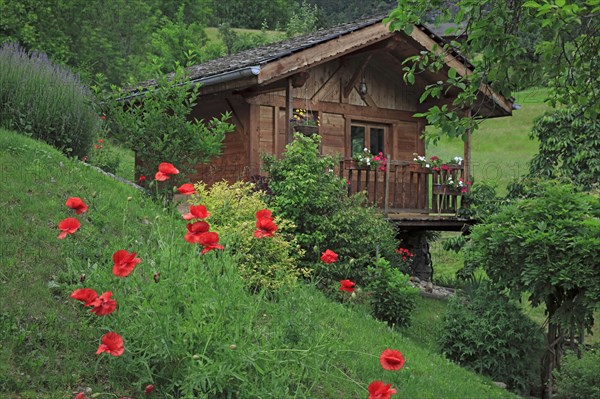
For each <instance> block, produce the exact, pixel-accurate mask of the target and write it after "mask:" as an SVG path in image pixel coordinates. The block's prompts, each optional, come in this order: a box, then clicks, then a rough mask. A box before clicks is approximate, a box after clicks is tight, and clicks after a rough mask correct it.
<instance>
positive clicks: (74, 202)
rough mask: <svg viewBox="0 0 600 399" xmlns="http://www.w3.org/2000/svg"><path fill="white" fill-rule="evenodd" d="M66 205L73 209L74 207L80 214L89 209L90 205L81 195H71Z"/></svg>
mask: <svg viewBox="0 0 600 399" xmlns="http://www.w3.org/2000/svg"><path fill="white" fill-rule="evenodd" d="M65 205H66V206H67V207H69V208H71V209H74V210H75V213H76V214H78V215H79V214H82V213H83V212H86V211H87V210H88V207H87V205H86V204H85V202H83V201H82V200H81V198H79V197H70V198H69V199H68V200H67V202H66V203H65Z"/></svg>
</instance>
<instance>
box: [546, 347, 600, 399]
mask: <svg viewBox="0 0 600 399" xmlns="http://www.w3.org/2000/svg"><path fill="white" fill-rule="evenodd" d="M598 365H600V348H595V349H590V350H588V351H585V352H583V354H582V356H581V359H579V358H577V356H576V355H575V354H574V353H572V352H571V353H568V354H566V355H565V356H564V358H563V361H562V363H561V366H560V371H556V372H555V373H554V375H555V377H556V389H557V391H558V392H557V394H556V398H559V399H600V373H599V372H598Z"/></svg>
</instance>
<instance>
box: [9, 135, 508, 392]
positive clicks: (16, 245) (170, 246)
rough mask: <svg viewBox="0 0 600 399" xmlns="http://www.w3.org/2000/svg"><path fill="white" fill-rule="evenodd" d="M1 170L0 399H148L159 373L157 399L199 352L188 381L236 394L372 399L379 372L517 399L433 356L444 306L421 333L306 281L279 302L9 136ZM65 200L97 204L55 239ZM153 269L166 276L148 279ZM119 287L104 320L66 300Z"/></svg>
mask: <svg viewBox="0 0 600 399" xmlns="http://www.w3.org/2000/svg"><path fill="white" fill-rule="evenodd" d="M0 166H1V172H2V175H1V177H2V184H3V187H6V188H9V189H3V190H1V191H0V206H2V208H3V209H4V212H2V213H1V214H0V223H1V225H2V227H3V234H2V236H0V245H1V246H0V248H1V249H2V253H1V259H2V269H1V270H0V283H1V284H2V286H1V289H0V343H1V344H0V397H2V398H65V397H71V395H72V392H74V391H77V390H78V388H79V387H80V386H89V387H91V388H93V390H94V392H95V393H100V392H110V393H114V394H117V395H118V396H119V397H120V396H131V397H141V390H142V389H143V385H144V384H145V383H148V382H150V381H154V383H155V384H156V385H157V394H156V397H170V395H171V394H173V393H174V392H172V391H167V392H165V390H164V388H163V387H164V386H169V384H173V381H169V380H167V379H164V378H162V377H161V375H162V376H164V375H168V373H170V372H173V371H177V370H187V369H185V367H192V366H193V363H190V362H191V359H192V355H193V354H196V353H200V355H198V359H199V360H198V365H199V368H198V369H195V368H193V367H192V368H190V370H197V371H194V373H197V374H194V375H195V376H194V375H189V379H188V380H186V381H183V382H182V384H184V385H185V384H194V383H196V382H198V381H201V380H202V379H203V378H205V379H206V378H208V380H207V383H208V384H211V383H212V384H215V386H216V384H223V386H227V387H235V386H239V387H245V388H246V389H247V390H243V391H240V392H238V394H237V397H239V398H243V397H265V398H267V397H272V398H280V397H297V398H325V399H327V398H332V399H333V398H336V399H337V398H363V397H366V396H367V391H366V386H367V385H368V384H369V382H371V381H372V380H375V379H382V380H384V381H386V382H387V383H392V384H393V385H394V386H395V387H397V388H398V392H399V397H410V398H481V397H485V398H509V397H514V396H513V395H512V394H510V393H509V392H506V391H503V390H501V389H498V388H496V387H494V386H493V385H492V384H491V382H490V381H489V380H487V379H485V378H483V377H480V376H477V375H475V374H473V373H471V372H468V371H466V370H464V369H462V368H460V367H458V366H456V365H454V364H452V363H450V362H449V361H447V360H445V359H444V358H443V357H441V356H439V355H437V354H435V353H433V352H432V350H431V347H430V346H429V345H428V344H427V343H426V341H427V340H424V338H423V336H424V333H423V332H424V331H426V329H427V327H426V326H427V324H428V323H430V322H434V320H435V316H432V315H433V314H434V310H435V311H437V310H439V309H437V310H436V308H435V307H433V309H432V310H431V311H427V312H424V313H423V314H421V315H420V316H417V317H418V318H422V319H423V320H424V321H423V322H421V323H417V324H416V326H417V327H415V329H414V330H413V331H406V332H404V331H400V332H396V331H393V330H390V329H389V328H388V327H387V326H386V325H385V324H383V323H380V322H377V321H375V320H374V319H372V318H371V316H369V315H368V314H367V312H366V310H365V309H364V308H362V307H360V306H344V305H342V304H339V303H334V302H331V301H329V300H328V299H326V298H325V297H324V296H323V295H322V294H321V293H320V292H318V291H317V290H316V289H314V288H313V287H310V286H304V285H300V286H298V287H297V288H295V289H290V291H288V292H286V293H285V295H281V296H279V298H278V299H277V300H269V299H267V298H266V297H265V296H262V295H251V294H249V293H247V292H246V291H245V290H243V289H240V287H241V286H240V284H239V282H236V281H237V280H236V279H235V276H234V275H231V274H229V272H225V274H223V275H221V274H220V273H219V270H223V268H224V267H225V269H226V270H227V267H230V266H231V265H234V264H235V263H232V259H234V258H232V256H231V255H230V254H228V252H227V251H224V252H223V253H219V254H214V253H212V252H211V253H209V254H207V255H209V256H204V257H199V256H198V255H197V254H194V252H193V251H191V250H190V247H189V244H187V243H185V242H183V240H182V239H181V238H182V236H183V231H185V227H184V224H183V222H182V221H181V220H180V219H179V218H178V217H175V216H174V215H172V214H171V213H169V212H170V211H167V212H166V213H165V211H164V210H163V209H162V207H159V206H157V205H156V204H155V203H154V202H152V201H151V200H149V199H148V198H147V197H146V196H145V195H144V194H142V193H140V192H138V191H136V190H134V189H132V188H130V187H128V186H126V185H123V184H121V183H119V182H115V181H113V180H112V179H110V178H108V177H106V176H103V175H101V174H99V173H98V172H96V171H95V170H93V169H91V168H88V167H86V166H84V165H82V164H81V163H79V162H77V161H75V160H70V159H67V158H65V157H63V156H62V155H61V154H60V153H58V151H56V150H54V149H52V148H50V147H48V146H47V145H45V144H42V143H39V142H35V141H33V140H31V139H28V138H26V137H23V136H21V135H18V134H16V133H12V132H8V131H4V130H0ZM69 196H79V197H81V198H82V199H84V201H86V202H87V204H88V205H89V207H90V209H89V211H88V212H87V213H86V214H84V215H83V216H82V217H81V220H82V226H81V228H80V230H79V231H78V232H77V233H76V234H75V235H73V236H69V237H67V238H66V239H65V240H62V241H58V240H57V238H56V237H57V235H58V231H57V228H56V224H57V222H58V221H60V220H61V219H63V218H65V217H67V216H70V213H69V210H68V209H67V208H66V207H65V206H64V202H65V200H66V199H67V198H68V197H69ZM129 197H131V199H130V200H129ZM123 248H127V249H129V250H132V249H135V250H136V251H137V252H138V255H139V256H140V258H142V264H140V265H139V266H138V268H139V269H137V268H136V270H135V271H134V273H133V276H132V277H131V279H128V280H119V279H116V278H114V277H111V276H110V267H111V260H110V257H111V255H112V253H113V252H114V251H115V250H117V249H123ZM81 271H84V272H85V273H86V276H87V277H86V282H85V284H81V283H79V280H80V274H81ZM156 271H161V280H160V283H159V284H155V283H154V282H153V281H152V274H153V273H154V272H156ZM234 274H235V273H234ZM102 276H105V277H102ZM219 276H221V277H219ZM109 284H111V285H109ZM113 284H114V288H113V290H114V291H115V297H116V298H117V299H118V301H119V305H118V306H119V307H118V310H117V312H116V313H115V315H114V317H113V316H112V315H111V316H106V317H105V318H102V319H100V320H98V319H97V318H95V317H93V316H90V315H89V313H88V312H87V311H86V310H85V309H84V308H82V307H81V306H80V304H79V303H74V302H75V301H73V300H71V299H69V297H68V296H69V293H70V292H71V291H72V290H73V289H74V288H75V287H82V286H89V285H91V286H94V287H96V286H97V287H98V289H99V290H100V288H102V290H103V291H104V290H107V289H108V288H111V287H112V285H113ZM125 293H127V295H125ZM150 303H152V304H153V306H152V307H149V306H147V304H150ZM424 304H425V302H423V303H421V305H424ZM432 306H433V305H432ZM185 315H188V316H185ZM431 317H434V318H433V319H431ZM114 327H118V330H119V331H125V332H127V333H128V335H127V336H126V337H124V338H125V339H126V353H125V355H123V356H122V357H120V358H110V359H108V357H107V356H104V355H103V356H100V357H98V356H96V355H94V352H95V349H96V348H97V345H98V342H99V335H100V334H101V333H103V332H104V331H107V330H108V329H112V328H114ZM158 331H163V332H164V333H162V334H160V335H156V333H157V332H158ZM178 334H181V335H178ZM232 344H235V345H236V349H232V348H231V347H230V345H232ZM387 347H392V348H395V349H399V350H400V351H402V352H403V353H404V355H405V357H406V359H407V362H406V366H405V368H404V369H402V370H400V371H398V372H391V371H384V370H382V369H381V367H380V366H379V364H378V355H379V353H380V352H381V351H382V350H383V349H385V348H387ZM169 359H170V360H169ZM194 359H195V358H194ZM167 360H168V363H164V362H165V361H167ZM161 362H163V363H161ZM171 362H176V363H171ZM161 365H162V366H161ZM200 365H202V366H200ZM211 373H212V374H211ZM213 378H214V379H213ZM198 383H199V382H198ZM182 386H183V385H182ZM207 389H208V388H207ZM231 389H234V388H231ZM286 390H287V391H286ZM248 392H252V393H248ZM286 392H287V393H286ZM99 397H107V398H108V397H111V396H109V395H108V394H107V395H101V396H99ZM211 397H217V395H215V396H211Z"/></svg>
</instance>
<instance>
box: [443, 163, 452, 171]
mask: <svg viewBox="0 0 600 399" xmlns="http://www.w3.org/2000/svg"><path fill="white" fill-rule="evenodd" d="M442 170H445V171H449V170H450V167H449V166H448V165H446V164H443V165H442Z"/></svg>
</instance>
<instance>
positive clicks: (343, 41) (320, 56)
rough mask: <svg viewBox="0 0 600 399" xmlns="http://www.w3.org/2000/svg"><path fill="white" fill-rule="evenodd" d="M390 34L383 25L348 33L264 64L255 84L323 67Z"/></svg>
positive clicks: (374, 25)
mask: <svg viewBox="0 0 600 399" xmlns="http://www.w3.org/2000/svg"><path fill="white" fill-rule="evenodd" d="M393 35H394V33H393V32H390V31H389V29H388V28H387V27H386V26H385V25H384V24H382V23H376V24H373V25H370V26H367V27H366V28H363V29H360V30H357V31H354V32H350V33H348V34H346V35H342V36H339V37H337V38H335V39H331V40H328V41H326V42H323V43H320V44H317V45H315V46H313V47H309V48H307V49H305V50H302V51H298V52H296V53H293V54H290V55H288V56H285V57H283V58H281V59H279V60H277V61H273V62H270V63H268V64H266V65H265V66H264V67H263V68H261V71H260V73H259V75H258V83H267V82H270V81H272V80H274V79H281V78H283V77H288V76H290V75H292V74H294V73H296V72H298V71H300V70H303V69H306V68H308V67H314V66H317V65H320V64H323V63H325V62H327V61H329V60H332V59H334V58H337V57H340V56H341V55H343V54H346V53H351V52H353V51H356V50H360V49H362V48H365V47H367V46H370V45H372V44H373V43H376V42H379V41H381V40H385V39H387V38H389V37H391V36H393Z"/></svg>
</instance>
